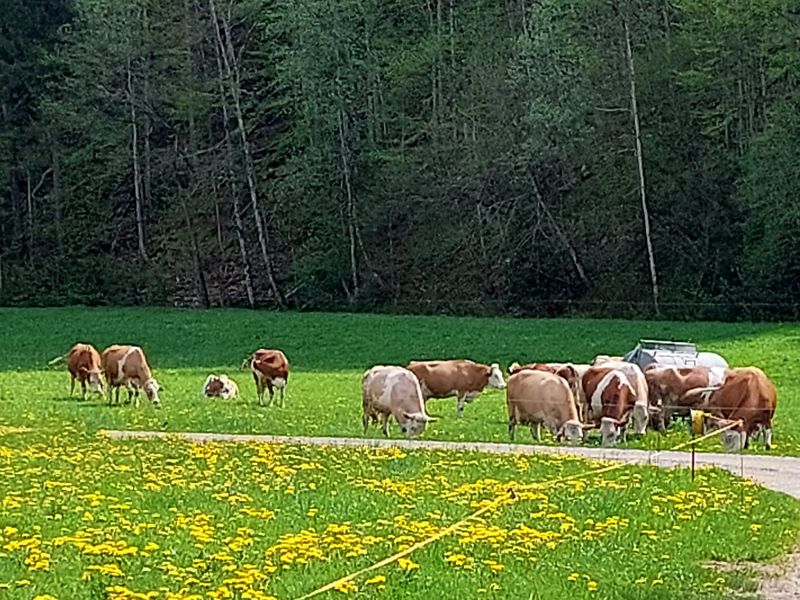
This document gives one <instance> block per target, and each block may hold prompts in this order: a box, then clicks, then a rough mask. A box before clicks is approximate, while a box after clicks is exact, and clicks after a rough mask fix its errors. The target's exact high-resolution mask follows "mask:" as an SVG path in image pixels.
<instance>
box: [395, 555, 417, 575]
mask: <svg viewBox="0 0 800 600" xmlns="http://www.w3.org/2000/svg"><path fill="white" fill-rule="evenodd" d="M397 566H398V567H400V569H402V570H403V571H406V572H409V571H414V570H417V569H419V564H418V563H415V562H414V561H413V560H410V559H408V558H405V557H402V558H400V559H399V560H398V561H397Z"/></svg>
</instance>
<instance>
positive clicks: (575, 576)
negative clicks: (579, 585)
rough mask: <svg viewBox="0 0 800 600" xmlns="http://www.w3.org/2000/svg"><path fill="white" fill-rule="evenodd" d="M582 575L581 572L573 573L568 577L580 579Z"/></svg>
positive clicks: (573, 579)
mask: <svg viewBox="0 0 800 600" xmlns="http://www.w3.org/2000/svg"><path fill="white" fill-rule="evenodd" d="M580 576H581V575H580V573H571V574H570V575H569V577H567V579H569V580H570V581H578V578H579V577H580Z"/></svg>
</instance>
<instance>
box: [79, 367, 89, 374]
mask: <svg viewBox="0 0 800 600" xmlns="http://www.w3.org/2000/svg"><path fill="white" fill-rule="evenodd" d="M78 373H82V374H83V375H88V374H89V369H87V368H86V367H78Z"/></svg>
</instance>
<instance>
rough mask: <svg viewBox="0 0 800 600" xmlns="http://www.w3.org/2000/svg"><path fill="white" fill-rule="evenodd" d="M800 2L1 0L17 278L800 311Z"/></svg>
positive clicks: (164, 301) (56, 286)
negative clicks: (799, 33) (799, 297)
mask: <svg viewBox="0 0 800 600" xmlns="http://www.w3.org/2000/svg"><path fill="white" fill-rule="evenodd" d="M798 32H800V4H798V3H797V2H796V1H789V0H752V1H750V2H730V1H727V0H424V1H422V0H420V1H419V2H408V1H406V0H293V1H292V2H274V1H273V0H171V1H160V2H159V1H154V0H127V1H126V2H120V1H119V0H0V305H18V306H40V305H72V304H81V305H153V306H193V307H218V306H226V307H229V306H230V307H253V308H275V309H294V310H325V311H340V310H347V311H380V312H416V313H450V314H504V315H530V316H539V315H567V314H591V315H607V316H632V315H636V316H644V317H656V316H660V317H666V318H676V319H723V320H737V319H797V318H800V310H799V307H800V304H798V301H797V297H798V293H800V197H798V191H799V190H800V152H798V149H799V148H800V35H798Z"/></svg>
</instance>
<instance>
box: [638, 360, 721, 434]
mask: <svg viewBox="0 0 800 600" xmlns="http://www.w3.org/2000/svg"><path fill="white" fill-rule="evenodd" d="M726 375H727V369H725V368H724V367H677V366H672V365H669V366H652V367H650V368H648V369H647V370H646V371H645V372H644V376H645V379H646V380H647V388H648V391H649V397H650V405H651V406H657V407H659V408H661V410H662V412H661V425H662V426H668V425H669V424H670V422H671V421H672V419H673V417H676V416H677V417H686V416H689V412H690V410H691V409H693V408H697V407H698V406H700V404H702V402H703V400H702V397H701V396H700V395H699V394H694V395H690V396H686V392H688V391H689V390H692V389H696V388H708V387H718V386H720V385H722V383H723V382H724V381H725V377H726Z"/></svg>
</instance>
